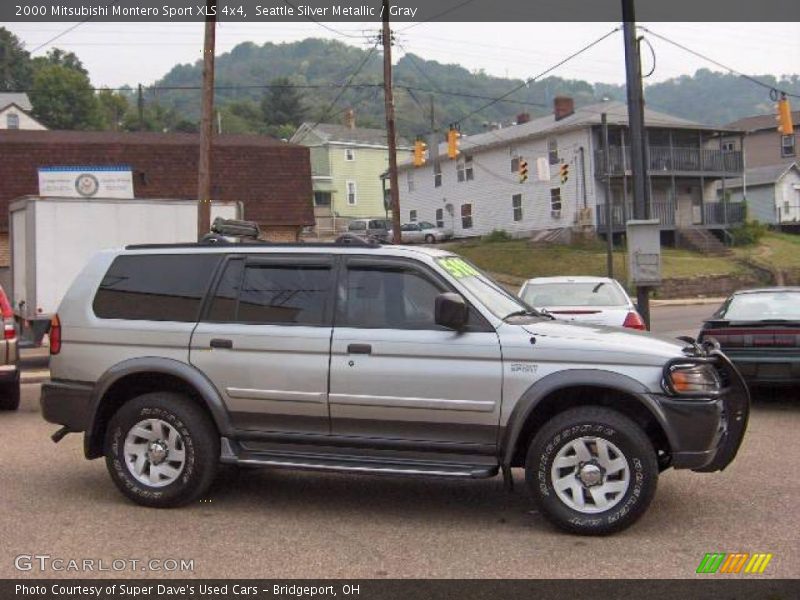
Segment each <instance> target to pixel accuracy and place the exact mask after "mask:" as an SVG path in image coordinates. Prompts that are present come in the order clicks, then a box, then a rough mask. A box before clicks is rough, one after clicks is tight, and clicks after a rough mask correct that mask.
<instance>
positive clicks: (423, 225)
mask: <svg viewBox="0 0 800 600" xmlns="http://www.w3.org/2000/svg"><path fill="white" fill-rule="evenodd" d="M419 228H420V229H436V225H434V224H433V223H428V222H427V221H423V222H422V223H420V224H419Z"/></svg>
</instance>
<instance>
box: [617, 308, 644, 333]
mask: <svg viewBox="0 0 800 600" xmlns="http://www.w3.org/2000/svg"><path fill="white" fill-rule="evenodd" d="M622 326H623V327H627V328H629V329H639V330H641V331H644V330H645V329H647V327H645V325H644V321H643V320H642V317H640V316H639V313H637V312H636V311H631V312H629V313H628V314H627V316H626V317H625V321H623V323H622Z"/></svg>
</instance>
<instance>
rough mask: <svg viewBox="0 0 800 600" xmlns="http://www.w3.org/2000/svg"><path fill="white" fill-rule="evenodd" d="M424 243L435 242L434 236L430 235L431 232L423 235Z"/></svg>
mask: <svg viewBox="0 0 800 600" xmlns="http://www.w3.org/2000/svg"><path fill="white" fill-rule="evenodd" d="M425 243H426V244H435V243H436V238H435V237H434V236H432V235H431V234H428V235H426V236H425Z"/></svg>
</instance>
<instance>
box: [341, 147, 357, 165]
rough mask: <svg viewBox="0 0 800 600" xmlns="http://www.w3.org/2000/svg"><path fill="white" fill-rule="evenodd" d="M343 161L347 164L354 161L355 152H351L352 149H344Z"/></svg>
mask: <svg viewBox="0 0 800 600" xmlns="http://www.w3.org/2000/svg"><path fill="white" fill-rule="evenodd" d="M344 159H345V160H346V161H348V162H350V161H354V160H355V159H356V151H355V150H353V149H352V148H345V149H344Z"/></svg>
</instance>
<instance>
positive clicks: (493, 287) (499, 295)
mask: <svg viewBox="0 0 800 600" xmlns="http://www.w3.org/2000/svg"><path fill="white" fill-rule="evenodd" d="M436 262H437V263H439V265H440V266H441V267H442V268H443V269H444V270H445V271H447V272H448V273H449V274H450V275H452V276H453V277H455V278H456V279H458V282H459V283H460V284H461V285H462V286H464V287H465V288H466V289H467V290H469V292H470V293H471V294H473V295H474V296H475V297H476V298H477V299H478V300H479V301H480V303H481V304H483V305H484V306H485V307H486V308H487V309H489V311H491V313H492V314H493V315H495V316H496V317H498V318H500V319H502V318H504V317H506V316H508V315H510V314H511V313H517V312H520V311H525V312H528V311H529V310H530V307H529V306H526V305H525V303H524V302H522V301H521V300H520V299H519V298H517V297H516V296H514V295H512V294H511V293H510V292H507V291H506V290H504V289H503V288H502V287H500V285H499V284H497V283H495V282H494V280H492V279H491V278H490V277H488V276H487V275H486V274H484V273H483V272H481V271H480V270H479V269H478V268H477V267H475V265H473V264H472V263H470V262H468V261H466V260H464V259H463V258H461V257H460V256H445V257H442V258H437V259H436Z"/></svg>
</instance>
